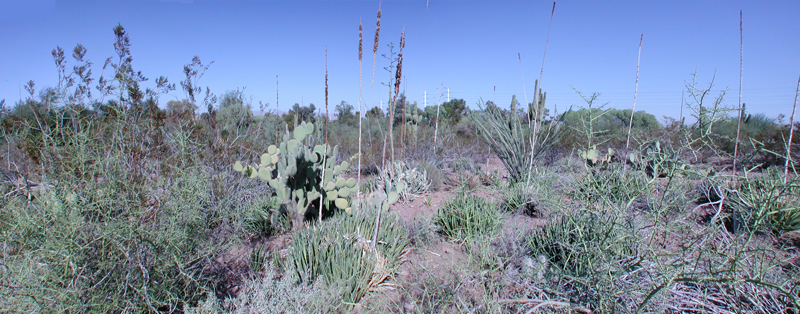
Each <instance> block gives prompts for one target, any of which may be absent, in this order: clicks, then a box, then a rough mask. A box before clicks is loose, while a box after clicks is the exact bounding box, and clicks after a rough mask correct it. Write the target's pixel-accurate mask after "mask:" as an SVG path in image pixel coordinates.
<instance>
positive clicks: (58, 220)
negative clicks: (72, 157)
mask: <svg viewBox="0 0 800 314" xmlns="http://www.w3.org/2000/svg"><path fill="white" fill-rule="evenodd" d="M208 181H209V177H208V176H207V175H206V174H204V173H203V172H201V171H187V172H186V173H184V174H183V176H180V177H178V180H176V183H174V184H170V185H168V186H166V189H165V193H166V195H165V197H164V199H165V200H166V201H165V202H164V203H163V204H161V206H159V207H150V208H143V207H138V206H135V205H134V203H133V202H131V201H132V200H131V199H130V198H129V196H128V195H126V194H127V192H128V191H126V190H124V189H121V188H119V186H118V187H117V188H113V187H114V185H115V184H121V183H122V182H114V183H115V184H108V185H98V186H94V187H93V189H87V190H76V189H74V187H57V188H54V189H53V190H50V191H44V192H42V194H41V195H39V196H38V197H35V198H34V199H33V200H32V201H28V200H26V199H22V198H14V199H12V200H10V201H9V202H8V203H7V204H6V206H5V207H3V209H2V212H0V216H3V223H2V225H1V226H0V242H1V243H5V245H10V247H11V250H10V251H6V252H4V255H5V258H4V263H6V265H7V266H8V267H7V268H5V269H4V271H5V272H7V273H4V274H2V277H3V278H9V279H10V280H11V281H12V284H13V286H17V287H18V288H17V289H11V290H10V291H2V294H3V295H6V296H7V297H8V298H9V302H3V305H2V308H3V309H8V308H7V307H6V306H9V304H14V307H15V308H17V309H23V311H28V310H30V311H43V310H53V311H56V312H84V311H89V312H129V311H130V312H149V311H156V310H158V311H175V310H177V309H178V308H180V307H182V306H185V305H186V304H192V303H194V302H196V301H199V300H200V298H201V297H202V295H204V294H205V291H206V287H207V286H208V285H209V284H210V281H209V279H210V278H207V277H205V276H203V265H204V264H205V261H207V259H208V258H209V256H208V253H207V252H208V247H207V246H206V242H205V241H206V240H207V238H208V237H209V236H210V233H211V230H212V229H213V228H214V224H215V222H216V221H217V219H216V218H215V217H213V216H210V215H209V211H207V210H206V206H207V205H208V203H209V201H210V195H209V194H208V189H207V187H206V185H207V184H208ZM177 182H180V183H177ZM31 296H33V297H31Z"/></svg>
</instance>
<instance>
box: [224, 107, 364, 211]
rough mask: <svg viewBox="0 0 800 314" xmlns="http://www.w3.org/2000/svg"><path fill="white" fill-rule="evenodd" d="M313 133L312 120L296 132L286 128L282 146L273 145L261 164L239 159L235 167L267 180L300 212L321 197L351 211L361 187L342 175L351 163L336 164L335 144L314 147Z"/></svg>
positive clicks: (284, 203)
mask: <svg viewBox="0 0 800 314" xmlns="http://www.w3.org/2000/svg"><path fill="white" fill-rule="evenodd" d="M313 133H314V125H313V124H312V123H305V122H303V123H302V124H300V125H299V126H297V127H296V128H295V129H294V131H293V132H289V130H288V129H287V130H286V133H285V134H284V136H283V142H282V143H280V145H279V146H275V145H270V146H269V148H267V152H266V153H264V154H263V155H261V160H260V161H261V163H260V164H256V165H245V164H242V163H241V162H239V161H237V162H236V163H235V164H234V165H233V169H234V170H236V171H238V172H241V173H242V174H243V175H244V176H245V177H248V178H252V179H255V178H258V179H261V180H262V181H264V182H268V183H269V185H270V186H271V187H272V188H273V189H274V190H275V192H274V196H275V197H277V198H278V200H279V201H280V203H281V204H282V205H285V206H287V208H290V209H291V207H290V206H294V209H295V210H294V212H295V213H297V214H299V215H305V213H306V211H307V210H308V208H309V207H310V206H311V204H312V203H313V202H314V200H318V199H319V198H320V197H322V198H323V201H324V203H325V204H331V203H333V204H334V205H335V206H336V208H338V209H341V210H345V211H347V212H348V213H350V212H351V211H352V206H351V196H354V195H355V194H356V191H358V186H356V180H355V179H353V178H350V179H345V178H343V177H342V176H341V175H342V173H344V172H345V170H347V167H348V166H349V164H348V162H347V161H343V162H342V163H341V164H338V165H337V164H336V154H337V148H336V147H331V146H330V145H327V144H321V145H316V146H314V147H311V145H310V144H309V142H311V137H309V136H310V135H312V134H313ZM323 173H324V176H325V177H324V178H323Z"/></svg>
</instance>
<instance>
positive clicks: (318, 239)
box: [290, 204, 409, 307]
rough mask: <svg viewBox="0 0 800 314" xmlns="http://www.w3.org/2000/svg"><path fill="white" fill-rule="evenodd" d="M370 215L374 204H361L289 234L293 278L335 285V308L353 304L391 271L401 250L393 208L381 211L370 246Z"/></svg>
mask: <svg viewBox="0 0 800 314" xmlns="http://www.w3.org/2000/svg"><path fill="white" fill-rule="evenodd" d="M365 205H367V204H365ZM376 215H377V208H362V210H360V211H356V212H355V213H354V214H353V215H352V216H351V215H347V214H339V215H336V216H334V217H333V218H332V219H328V220H325V221H323V222H321V223H319V224H316V225H312V226H310V227H309V228H306V229H303V230H301V231H300V232H298V233H297V234H295V235H294V237H293V238H292V247H291V249H290V254H291V259H292V261H293V266H294V268H295V269H297V273H298V275H299V277H300V278H301V279H302V280H303V281H304V282H312V281H314V280H316V279H317V278H319V279H321V280H323V281H324V282H325V284H327V285H329V286H338V287H340V288H341V289H340V293H341V296H340V298H339V299H340V300H341V303H340V304H334V305H333V306H335V307H340V306H342V307H348V306H349V305H352V304H355V303H358V302H359V300H361V298H362V297H363V296H364V295H365V294H366V293H367V292H368V291H369V290H370V289H373V288H375V287H377V286H379V285H380V284H382V283H383V282H384V281H385V280H386V278H388V277H390V276H392V275H393V274H394V273H395V272H396V270H397V268H398V267H399V266H400V263H401V260H402V258H403V257H404V256H405V254H406V248H407V247H408V244H409V240H408V234H407V231H406V227H405V226H404V225H403V222H402V220H401V219H400V217H399V216H397V214H395V213H393V212H390V213H388V214H387V213H384V214H383V215H382V216H381V228H380V230H379V231H378V242H377V244H375V245H374V246H373V243H372V237H373V233H374V232H375V220H376V219H375V218H376ZM373 248H374V249H373Z"/></svg>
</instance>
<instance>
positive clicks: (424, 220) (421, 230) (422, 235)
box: [408, 215, 439, 247]
mask: <svg viewBox="0 0 800 314" xmlns="http://www.w3.org/2000/svg"><path fill="white" fill-rule="evenodd" d="M438 230H439V228H438V227H437V226H436V225H435V224H434V223H433V219H432V217H430V216H427V215H418V216H416V217H414V220H412V221H411V223H410V224H409V225H408V237H409V239H410V241H411V244H412V245H414V246H417V247H424V246H427V245H429V244H431V243H434V241H436V237H437V235H436V232H437V231H438Z"/></svg>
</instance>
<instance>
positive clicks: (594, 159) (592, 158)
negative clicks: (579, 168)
mask: <svg viewBox="0 0 800 314" xmlns="http://www.w3.org/2000/svg"><path fill="white" fill-rule="evenodd" d="M578 156H580V157H581V158H583V160H584V161H586V164H587V165H589V166H597V165H602V166H607V165H608V164H609V163H611V158H612V157H613V156H614V150H613V149H611V148H609V149H608V152H607V153H606V154H605V156H601V155H600V151H599V150H597V146H592V148H591V149H587V150H579V151H578Z"/></svg>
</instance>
